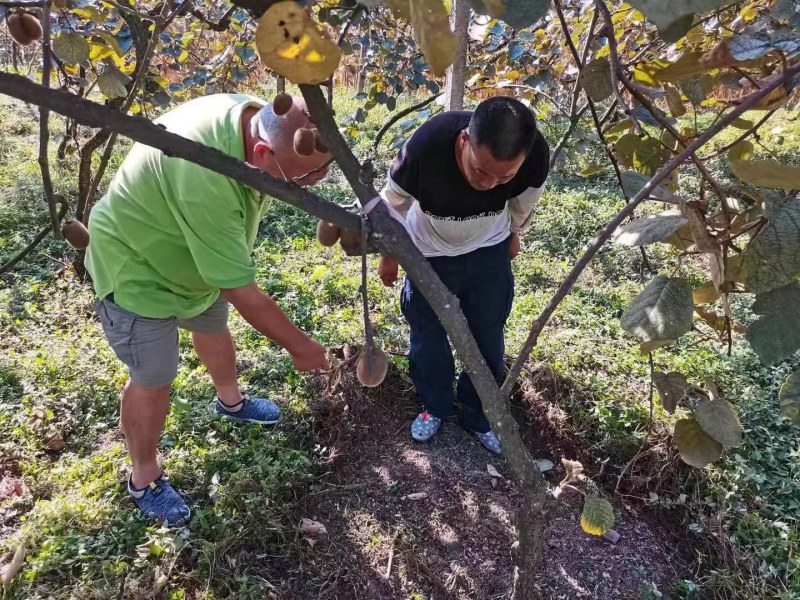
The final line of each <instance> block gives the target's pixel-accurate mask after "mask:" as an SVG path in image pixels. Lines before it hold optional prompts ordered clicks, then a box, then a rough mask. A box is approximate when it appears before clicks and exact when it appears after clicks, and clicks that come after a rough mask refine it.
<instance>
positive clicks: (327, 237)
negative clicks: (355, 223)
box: [317, 220, 342, 246]
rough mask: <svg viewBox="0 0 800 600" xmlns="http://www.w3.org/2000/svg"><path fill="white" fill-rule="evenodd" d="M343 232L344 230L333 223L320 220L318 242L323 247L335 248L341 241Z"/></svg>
mask: <svg viewBox="0 0 800 600" xmlns="http://www.w3.org/2000/svg"><path fill="white" fill-rule="evenodd" d="M341 231H342V230H341V229H339V228H338V227H337V226H336V225H334V224H333V223H328V222H327V221H324V220H320V222H319V223H317V241H318V242H319V243H320V244H322V245H323V246H333V245H334V244H335V243H336V242H338V241H339V235H340V234H341Z"/></svg>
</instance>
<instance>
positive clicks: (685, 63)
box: [634, 52, 709, 86]
mask: <svg viewBox="0 0 800 600" xmlns="http://www.w3.org/2000/svg"><path fill="white" fill-rule="evenodd" d="M702 56H703V53H702V52H686V53H685V54H684V55H683V56H681V57H680V58H679V59H678V60H677V61H675V62H674V63H669V62H666V61H664V60H660V59H656V60H654V61H652V62H648V63H640V64H638V65H636V68H635V69H634V77H636V78H637V81H642V83H647V81H648V80H652V81H655V83H653V84H651V83H647V85H653V86H658V85H660V84H662V83H672V82H675V81H680V80H681V79H686V78H687V77H692V76H694V75H700V74H702V73H707V72H708V70H709V69H708V67H706V66H705V65H703V64H702V63H701V62H700V59H701V58H702ZM637 72H638V77H637V75H636V74H637Z"/></svg>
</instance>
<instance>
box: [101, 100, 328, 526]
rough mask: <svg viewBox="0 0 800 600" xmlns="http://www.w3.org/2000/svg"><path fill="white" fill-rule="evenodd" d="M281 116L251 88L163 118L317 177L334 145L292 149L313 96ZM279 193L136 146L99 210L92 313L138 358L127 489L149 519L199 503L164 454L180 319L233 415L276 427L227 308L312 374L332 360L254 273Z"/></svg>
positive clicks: (274, 410) (129, 394)
mask: <svg viewBox="0 0 800 600" xmlns="http://www.w3.org/2000/svg"><path fill="white" fill-rule="evenodd" d="M293 100H294V102H293V106H292V109H291V110H290V111H289V112H288V113H286V114H285V115H282V116H278V115H276V114H275V112H274V111H273V110H272V105H265V104H264V102H263V101H261V100H259V99H257V98H254V97H250V96H245V95H238V94H237V95H234V94H216V95H211V96H206V97H203V98H198V99H196V100H192V101H190V102H187V103H186V104H183V105H182V106H180V107H178V108H176V109H175V110H173V111H171V112H169V113H167V114H165V115H164V116H163V117H162V118H160V119H158V120H157V121H156V122H157V123H159V124H160V125H162V126H164V127H165V128H166V129H167V130H168V131H170V132H172V133H176V134H178V135H181V136H183V137H186V138H189V139H191V140H194V141H196V142H201V143H203V144H205V145H207V146H210V147H212V148H216V149H218V150H220V151H222V152H224V153H225V154H228V155H230V156H233V157H234V158H238V159H240V160H243V161H246V162H248V163H250V164H251V165H253V166H255V167H257V168H259V169H261V170H263V171H265V172H267V173H269V174H270V175H273V176H274V177H278V178H280V179H285V180H286V181H293V180H296V181H297V182H298V183H299V184H300V185H312V184H313V183H316V182H317V181H319V180H320V179H322V178H323V177H324V176H325V175H326V174H327V168H325V167H324V165H325V164H326V162H327V161H328V159H329V158H330V155H329V154H328V153H327V152H326V153H322V152H319V151H317V150H316V149H315V150H314V151H313V152H312V153H311V154H309V155H301V154H298V153H297V152H296V151H295V149H294V144H293V140H294V134H295V132H296V131H297V130H298V129H300V128H312V129H313V128H314V125H313V123H311V121H310V119H309V116H308V113H307V111H306V109H305V103H304V102H303V100H302V98H294V99H293ZM267 207H268V199H266V198H264V197H262V196H261V195H260V194H259V193H258V192H256V191H255V190H253V189H252V188H249V187H247V186H245V185H243V184H241V183H239V182H237V181H234V180H232V179H230V178H227V177H225V176H223V175H220V174H218V173H215V172H213V171H209V170H208V169H205V168H203V167H200V166H197V165H195V164H193V163H190V162H187V161H185V160H183V159H180V158H174V157H170V156H167V155H165V154H164V153H162V152H161V151H159V150H156V149H154V148H151V147H149V146H145V145H142V144H136V145H134V146H133V148H132V149H131V151H130V153H129V154H128V156H127V157H126V159H125V161H124V162H123V163H122V165H121V166H120V168H119V170H118V171H117V173H116V175H115V176H114V179H113V180H112V182H111V185H110V187H109V190H108V193H107V194H106V196H105V197H103V198H102V199H101V200H100V201H99V202H98V203H97V205H96V206H95V207H94V209H93V210H92V213H91V218H90V219H89V232H90V240H91V241H90V244H89V247H88V250H87V254H86V267H87V269H88V270H89V273H90V274H91V275H92V279H93V281H94V286H95V291H96V293H97V298H98V300H97V301H96V303H95V310H96V312H97V314H98V315H99V317H100V320H101V322H102V325H103V330H104V332H105V334H106V337H107V338H108V341H109V344H110V345H111V347H112V349H113V350H114V352H115V353H116V354H117V356H118V357H119V359H120V360H122V361H123V362H124V363H125V364H126V365H127V367H128V371H129V375H130V379H129V381H128V382H127V384H126V385H125V388H124V390H123V391H122V403H121V410H120V412H121V418H120V421H121V426H122V431H123V433H124V435H125V441H126V444H127V447H128V453H129V454H130V457H131V462H132V465H133V470H132V472H131V475H130V477H129V479H128V491H129V492H130V494H131V496H132V497H133V498H134V501H135V502H136V504H137V506H138V507H139V508H140V509H141V510H142V512H144V513H145V514H146V515H147V516H148V517H155V518H160V519H163V520H165V521H167V523H168V524H169V525H180V524H183V523H185V522H187V521H188V519H189V516H190V511H189V507H188V505H187V504H186V502H185V500H184V499H183V498H182V497H181V495H180V494H179V493H178V492H177V491H176V490H175V489H174V488H173V487H172V486H171V485H170V483H169V482H168V481H167V479H166V477H165V476H164V474H163V473H162V471H161V468H160V467H159V464H158V459H157V446H158V441H159V438H160V437H161V432H162V430H163V428H164V422H165V420H166V417H167V413H168V411H169V393H170V385H171V383H172V381H173V380H174V379H175V376H176V375H177V370H178V327H182V328H184V329H188V330H189V331H191V332H192V341H193V343H194V348H195V351H196V352H197V354H198V356H199V357H200V360H202V361H203V363H204V364H205V365H206V367H207V368H208V371H209V373H210V375H211V378H212V380H213V382H214V386H215V388H216V391H217V396H216V398H215V400H214V402H215V410H216V412H217V413H218V414H219V415H221V416H222V417H225V418H229V419H233V420H237V421H245V422H258V423H275V422H277V420H278V418H279V416H280V411H279V410H278V407H277V406H276V405H275V404H274V403H273V402H272V401H270V400H267V399H265V398H256V397H252V396H248V395H247V394H243V393H242V392H241V391H240V389H239V385H238V380H237V373H236V352H235V349H234V345H233V339H232V338H231V334H230V331H229V330H228V326H227V318H228V305H229V303H230V304H233V306H234V307H235V308H236V310H238V311H239V314H241V315H242V317H244V319H245V320H246V321H247V322H248V323H250V324H251V325H252V326H253V327H254V328H255V329H257V330H258V331H259V332H261V333H262V334H263V335H265V336H266V337H268V338H269V339H271V340H273V341H274V342H276V343H277V344H279V345H281V346H282V347H283V348H285V349H286V350H287V351H288V352H289V354H290V355H291V356H292V360H293V361H294V365H295V367H296V368H297V369H298V370H301V371H314V370H321V369H327V368H328V363H327V359H326V357H325V349H324V348H323V346H322V345H320V344H319V343H318V342H316V341H314V340H312V339H311V338H310V337H309V336H308V335H306V334H305V333H304V332H303V331H301V330H300V329H298V328H297V327H296V326H295V325H294V324H293V323H292V322H291V321H290V320H289V319H288V318H287V317H286V315H285V314H284V313H283V312H282V311H281V309H280V308H279V307H278V305H277V304H276V303H275V301H274V300H273V299H272V298H270V296H268V295H267V294H265V293H264V292H262V291H261V290H260V289H259V288H258V286H257V285H256V283H255V274H256V269H255V264H254V262H253V258H252V255H251V253H252V250H253V245H254V243H255V239H256V234H257V232H258V225H259V221H260V220H261V218H262V216H263V215H264V213H265V211H266V209H267Z"/></svg>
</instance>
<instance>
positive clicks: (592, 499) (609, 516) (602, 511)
mask: <svg viewBox="0 0 800 600" xmlns="http://www.w3.org/2000/svg"><path fill="white" fill-rule="evenodd" d="M613 526H614V507H613V506H611V503H610V502H609V501H608V500H606V499H605V498H601V497H600V496H598V495H596V494H591V493H590V494H587V495H586V499H585V500H584V502H583V512H582V513H581V528H582V529H583V530H584V531H585V532H586V533H588V534H590V535H603V534H604V533H606V532H607V531H608V530H609V529H611V528H612V527H613Z"/></svg>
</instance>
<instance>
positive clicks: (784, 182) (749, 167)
mask: <svg viewBox="0 0 800 600" xmlns="http://www.w3.org/2000/svg"><path fill="white" fill-rule="evenodd" d="M731 166H732V167H733V172H734V174H735V175H736V177H738V178H739V179H741V180H742V181H744V182H745V183H749V184H751V185H755V186H757V187H765V188H774V189H778V190H798V189H800V167H793V166H791V165H787V164H784V163H781V162H778V161H776V160H732V161H731Z"/></svg>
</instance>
